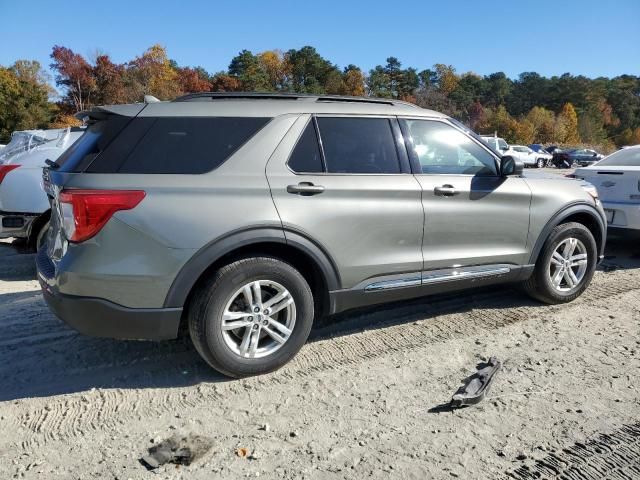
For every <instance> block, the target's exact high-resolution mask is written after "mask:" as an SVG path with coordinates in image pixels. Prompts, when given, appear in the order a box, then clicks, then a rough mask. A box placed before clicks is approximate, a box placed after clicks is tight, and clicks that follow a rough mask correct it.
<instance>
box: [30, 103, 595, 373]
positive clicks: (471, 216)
mask: <svg viewBox="0 0 640 480" xmlns="http://www.w3.org/2000/svg"><path fill="white" fill-rule="evenodd" d="M82 116H84V117H86V119H87V120H88V124H89V126H88V128H87V131H86V133H85V134H84V135H83V136H82V137H81V138H80V139H79V140H78V141H77V142H76V143H74V144H73V145H72V147H71V148H70V149H69V150H67V152H65V154H64V155H63V156H62V157H60V158H59V159H58V161H57V162H56V164H54V165H52V166H51V167H50V168H48V169H45V171H44V184H45V188H46V190H47V192H48V194H49V196H50V199H51V202H52V214H51V228H50V230H49V234H48V239H47V248H43V249H41V252H40V254H39V255H38V259H37V263H38V276H39V280H40V283H41V285H42V290H43V293H44V296H45V298H46V300H47V302H48V304H49V306H50V307H51V309H52V310H53V311H54V312H55V313H56V314H57V315H58V316H59V317H60V318H61V319H63V320H64V321H65V322H66V323H68V324H69V325H71V326H72V327H74V328H76V329H77V330H79V331H80V332H83V333H86V334H90V335H97V336H107V337H114V338H124V339H156V340H159V339H170V338H174V337H176V336H177V334H178V330H179V327H180V324H181V322H186V323H187V324H188V327H189V331H190V335H191V338H192V339H193V342H194V344H195V346H196V348H197V350H198V352H199V353H200V354H201V355H202V357H203V358H204V359H205V360H206V361H207V362H208V363H209V364H210V365H211V366H212V367H214V368H215V369H217V370H219V371H220V372H223V373H225V374H227V375H230V376H235V377H242V376H247V375H256V374H261V373H265V372H270V371H273V370H275V369H277V368H278V367H280V366H282V365H283V364H284V363H286V362H287V361H288V360H290V359H291V358H292V357H293V356H294V355H295V354H296V352H298V350H299V349H300V348H301V347H302V345H303V344H304V343H305V341H306V339H307V337H308V335H309V332H310V330H311V327H312V324H313V322H314V319H317V318H319V317H321V316H323V315H330V314H334V313H336V312H340V311H344V310H347V309H350V308H354V307H360V306H366V305H373V304H379V303H383V302H389V301H395V300H401V299H408V298H414V297H419V296H424V295H429V294H433V293H439V292H449V291H453V290H459V289H466V288H472V287H479V286H485V285H490V284H496V283H502V282H521V283H522V285H523V286H524V288H525V289H526V290H527V291H528V292H529V293H530V294H531V295H532V296H534V297H535V298H537V299H539V300H541V301H543V302H547V303H561V302H568V301H571V300H573V299H574V298H576V297H578V296H579V295H580V294H581V293H582V292H583V291H584V290H585V288H586V287H587V285H588V284H589V282H590V280H591V278H592V275H593V272H594V269H595V267H596V264H597V262H598V261H599V259H600V258H601V257H602V252H603V249H604V243H605V238H606V221H605V217H604V213H603V210H602V208H601V206H600V202H599V200H598V198H597V195H596V194H595V191H594V190H591V189H584V188H583V187H582V186H581V185H580V183H578V182H576V181H572V180H564V179H561V178H558V179H557V180H550V179H544V178H537V179H536V178H523V177H522V175H521V173H522V164H521V163H520V162H518V161H516V160H515V159H514V158H513V157H510V156H504V157H502V158H501V157H500V155H499V154H498V153H497V152H496V151H494V150H493V149H491V147H489V146H488V145H487V144H486V143H485V142H483V141H482V140H481V139H480V138H479V137H477V136H476V135H475V134H474V133H472V132H471V131H469V130H468V129H466V128H465V127H463V126H462V125H460V124H458V123H457V122H456V121H454V120H452V119H450V118H448V117H446V116H445V115H442V114H440V113H437V112H434V111H430V110H424V109H421V108H418V107H416V106H414V105H411V104H407V103H403V102H399V101H393V100H385V99H373V98H350V97H331V96H306V95H267V94H239V93H232V94H194V95H187V96H185V97H182V98H179V99H177V100H175V101H172V102H157V103H155V102H154V103H148V104H135V105H117V106H105V107H97V108H94V109H93V110H91V111H88V112H84V113H83V114H82Z"/></svg>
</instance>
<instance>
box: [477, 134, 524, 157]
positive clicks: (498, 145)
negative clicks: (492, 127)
mask: <svg viewBox="0 0 640 480" xmlns="http://www.w3.org/2000/svg"><path fill="white" fill-rule="evenodd" d="M480 138H482V139H483V140H484V141H485V142H487V143H488V144H489V146H490V147H492V148H493V149H494V150H495V151H496V152H499V153H500V155H511V156H515V155H514V153H515V152H514V151H513V148H511V146H510V145H509V144H508V143H507V142H506V140H505V139H504V138H500V137H496V136H494V135H480Z"/></svg>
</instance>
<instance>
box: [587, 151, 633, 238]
mask: <svg viewBox="0 0 640 480" xmlns="http://www.w3.org/2000/svg"><path fill="white" fill-rule="evenodd" d="M575 177H576V178H579V179H583V180H586V181H587V182H589V183H592V184H593V185H595V187H596V189H597V190H598V194H599V196H600V199H601V201H602V206H603V207H604V211H605V214H606V215H607V223H608V225H609V227H610V228H621V229H631V230H640V145H635V146H633V147H627V148H624V149H622V150H618V151H617V152H615V153H612V154H611V155H609V156H607V157H605V158H603V159H602V160H600V161H599V162H597V163H596V164H594V165H590V166H588V167H583V168H578V169H576V171H575Z"/></svg>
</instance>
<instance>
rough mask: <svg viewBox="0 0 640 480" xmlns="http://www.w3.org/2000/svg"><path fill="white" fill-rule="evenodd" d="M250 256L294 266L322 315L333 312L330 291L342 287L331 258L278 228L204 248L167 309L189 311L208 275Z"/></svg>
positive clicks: (238, 234)
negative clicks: (308, 284) (201, 283)
mask: <svg viewBox="0 0 640 480" xmlns="http://www.w3.org/2000/svg"><path fill="white" fill-rule="evenodd" d="M249 255H269V256H274V257H277V258H280V259H282V260H283V261H286V262H288V263H291V264H292V265H293V266H294V267H295V268H296V269H298V270H299V271H300V273H301V274H302V275H303V276H304V277H305V279H306V280H307V281H308V282H309V283H310V286H311V288H312V291H313V292H314V298H315V299H316V308H317V309H319V311H320V314H325V313H329V312H331V311H332V306H331V305H330V303H329V302H330V298H329V291H331V290H337V289H339V288H340V277H339V274H338V271H337V268H336V266H335V264H334V262H333V261H332V259H331V257H330V256H329V254H328V253H327V252H326V251H325V250H324V248H322V247H321V246H320V245H318V244H317V243H315V242H313V241H312V240H310V239H309V238H307V237H306V236H304V235H302V234H301V233H299V232H293V231H286V232H285V231H283V230H282V229H277V228H254V229H247V230H242V231H236V232H233V233H231V234H229V235H226V236H224V237H223V238H219V239H216V240H214V241H213V242H211V243H209V244H207V245H205V246H204V247H202V248H201V249H200V250H199V251H198V252H196V254H195V255H194V256H193V257H192V258H191V259H190V260H189V261H188V262H187V263H186V264H185V265H184V266H183V267H182V269H181V270H180V272H179V273H178V275H177V276H176V278H175V279H174V281H173V283H172V285H171V287H170V289H169V292H168V293H167V296H166V298H165V302H164V306H165V308H170V307H185V308H186V307H187V306H188V302H189V299H190V296H191V294H192V292H193V291H194V290H195V289H196V288H197V286H198V285H199V284H200V282H202V281H203V280H204V279H205V278H206V277H207V276H208V275H210V274H211V273H212V272H214V271H215V270H217V269H218V268H220V267H222V266H223V265H226V264H228V263H230V262H232V261H234V260H236V259H238V258H242V257H246V256H249ZM318 293H320V295H318Z"/></svg>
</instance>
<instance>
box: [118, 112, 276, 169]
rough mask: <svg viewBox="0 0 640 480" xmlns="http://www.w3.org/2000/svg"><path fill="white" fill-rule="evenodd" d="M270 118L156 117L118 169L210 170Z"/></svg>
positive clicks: (143, 119) (231, 153) (225, 158)
mask: <svg viewBox="0 0 640 480" xmlns="http://www.w3.org/2000/svg"><path fill="white" fill-rule="evenodd" d="M136 120H138V119H136ZM139 120H141V121H148V118H144V117H143V118H140V119H139ZM269 120H270V119H269V118H254V117H162V118H156V119H154V121H153V124H152V125H150V126H149V127H148V130H147V131H146V133H145V134H144V135H143V137H142V138H141V139H140V141H139V142H137V144H135V146H133V148H132V150H131V152H130V153H129V155H127V156H126V159H125V160H124V162H123V163H122V165H121V166H120V167H119V168H118V172H120V173H149V174H151V173H158V174H201V173H206V172H209V171H211V170H214V169H215V168H217V167H219V166H220V165H222V163H224V162H225V160H227V159H228V158H229V157H230V156H231V155H233V153H234V152H235V151H236V150H238V149H239V148H240V147H241V146H242V145H244V144H245V143H246V142H247V141H248V140H249V139H250V138H251V137H252V136H253V135H254V134H255V133H256V132H258V131H259V130H260V129H261V128H262V127H264V126H265V125H266V123H267V122H268V121H269Z"/></svg>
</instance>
